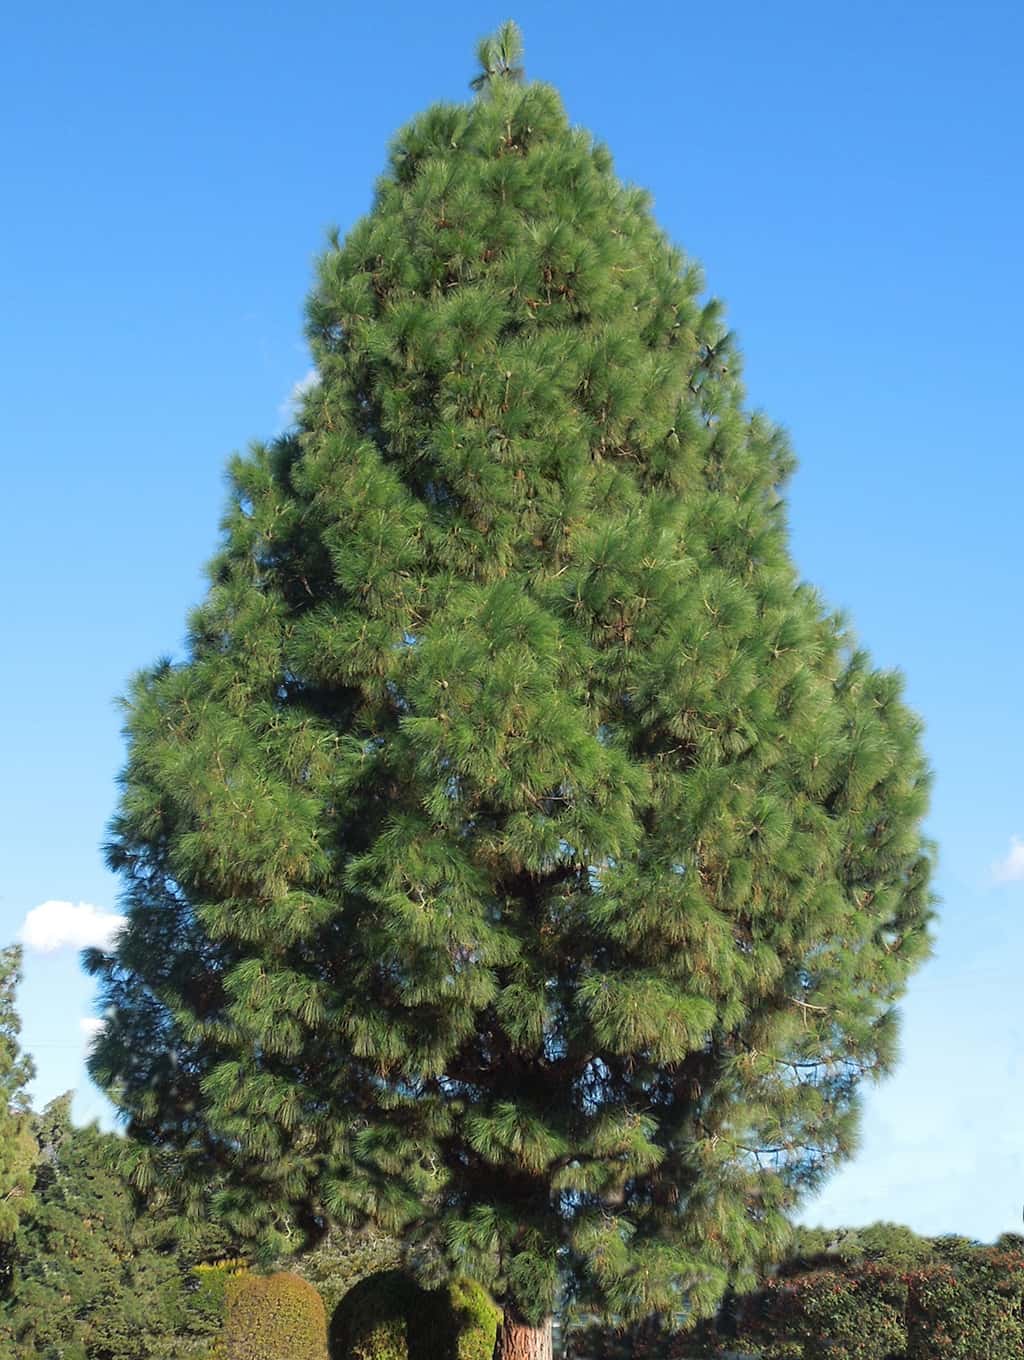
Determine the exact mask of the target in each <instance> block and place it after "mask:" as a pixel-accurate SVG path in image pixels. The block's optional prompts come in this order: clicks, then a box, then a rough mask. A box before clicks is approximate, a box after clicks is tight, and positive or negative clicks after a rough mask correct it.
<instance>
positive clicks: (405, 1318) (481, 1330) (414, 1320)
mask: <svg viewBox="0 0 1024 1360" xmlns="http://www.w3.org/2000/svg"><path fill="white" fill-rule="evenodd" d="M500 1321H501V1309H500V1308H498V1306H497V1304H495V1303H494V1301H493V1300H492V1299H491V1297H490V1295H489V1294H488V1293H487V1291H486V1290H485V1289H484V1288H482V1286H480V1285H478V1284H476V1283H475V1282H474V1281H472V1280H454V1281H453V1282H452V1283H451V1284H449V1285H448V1286H447V1287H445V1288H442V1289H436V1290H425V1289H421V1288H420V1286H419V1285H418V1284H417V1283H416V1282H415V1280H413V1279H411V1278H410V1277H409V1276H408V1275H406V1274H404V1273H403V1272H402V1271H400V1270H385V1271H380V1272H378V1273H377V1274H376V1275H370V1276H368V1277H367V1278H366V1279H365V1280H360V1282H359V1283H358V1284H357V1285H355V1286H354V1287H353V1288H352V1289H350V1290H349V1291H348V1293H347V1294H346V1295H345V1297H344V1298H343V1299H342V1300H341V1302H340V1303H339V1304H338V1306H337V1308H336V1309H335V1310H334V1314H333V1316H332V1318H331V1327H330V1354H331V1360H491V1356H492V1355H493V1354H494V1342H495V1338H496V1336H497V1331H498V1324H499V1323H500Z"/></svg>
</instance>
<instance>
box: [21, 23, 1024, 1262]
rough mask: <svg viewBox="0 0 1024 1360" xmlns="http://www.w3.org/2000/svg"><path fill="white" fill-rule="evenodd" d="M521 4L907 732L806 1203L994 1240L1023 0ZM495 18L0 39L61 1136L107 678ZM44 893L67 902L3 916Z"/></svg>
mask: <svg viewBox="0 0 1024 1360" xmlns="http://www.w3.org/2000/svg"><path fill="white" fill-rule="evenodd" d="M513 13H514V17H516V18H517V19H518V20H519V22H520V23H521V25H522V27H523V29H524V31H525V36H526V44H527V68H528V71H529V72H530V74H531V75H534V76H536V77H539V78H542V79H546V80H551V81H552V82H554V83H555V84H557V85H558V86H559V88H560V89H561V91H562V94H563V97H564V99H565V102H566V104H567V107H568V109H569V112H570V115H571V117H572V118H573V120H574V121H576V122H579V123H581V124H583V125H585V126H587V127H589V128H591V129H592V130H593V131H594V132H595V133H596V134H597V135H598V136H599V137H600V138H601V139H602V140H604V141H605V142H607V143H608V144H609V145H610V147H611V149H612V151H613V153H614V155H615V158H616V163H617V166H618V170H619V173H620V174H621V175H622V176H623V177H624V178H626V179H628V180H631V181H634V182H636V183H639V184H642V185H644V186H645V187H647V188H649V189H650V190H651V191H652V193H653V195H654V199H655V207H656V212H657V215H658V217H659V219H660V221H661V223H662V225H663V226H664V227H665V229H666V230H667V231H668V233H669V234H670V235H671V236H672V237H673V238H674V239H675V240H676V241H677V242H678V243H679V244H681V245H682V246H683V247H684V248H685V249H686V250H687V251H688V252H689V253H690V254H691V255H693V256H695V257H696V258H697V259H699V260H701V261H702V263H703V264H704V266H705V269H706V273H707V278H708V285H709V289H710V290H711V291H712V292H714V293H715V294H717V295H719V296H721V297H723V298H724V299H725V301H726V303H727V306H728V312H729V316H730V319H731V323H732V325H733V326H734V328H735V329H736V330H737V332H738V334H739V337H740V342H741V345H742V348H743V350H744V352H745V355H746V378H747V384H748V389H749V393H750V400H751V403H752V404H753V405H757V406H762V407H764V408H765V409H766V410H767V411H768V412H769V414H770V415H772V416H773V417H774V418H775V419H777V420H779V421H781V422H782V423H784V424H785V425H787V426H788V428H789V430H790V431H791V434H792V436H793V440H794V443H795V446H796V450H797V453H798V455H799V457H800V470H799V472H798V474H797V476H796V479H795V481H794V484H793V486H792V489H791V498H790V499H791V519H792V527H793V549H794V553H795V556H796V559H797V561H798V563H799V565H800V568H801V570H802V571H803V573H804V574H805V576H806V577H807V578H808V579H810V580H812V581H814V582H815V583H816V584H817V585H818V586H819V587H820V588H821V589H822V590H823V592H824V593H825V595H826V597H827V598H828V599H829V600H830V601H831V602H833V603H834V604H836V605H839V606H842V607H843V608H845V609H848V610H849V611H850V613H851V615H852V617H853V619H854V622H855V624H856V627H857V630H858V633H859V635H860V637H861V639H862V640H863V641H864V643H865V644H866V645H867V646H868V647H869V648H870V649H871V650H872V652H873V654H874V656H875V657H876V659H877V660H878V661H880V662H881V663H883V664H886V665H897V666H899V667H900V668H901V669H903V670H904V671H905V673H906V676H907V686H908V694H909V697H910V700H911V702H912V703H913V704H914V706H915V707H916V708H917V709H918V710H919V711H920V712H921V713H922V714H923V715H924V718H925V720H926V722H927V734H928V735H927V744H928V750H929V754H930V758H931V760H932V763H933V765H934V767H935V771H936V784H935V796H934V808H933V813H932V816H931V820H930V832H931V834H932V835H933V836H934V837H935V838H936V839H937V840H938V842H939V844H940V846H941V860H940V869H939V875H938V884H937V886H938V891H939V892H940V894H941V896H942V898H943V906H942V914H941V918H940V922H939V928H938V936H937V947H936V954H935V958H934V959H933V961H932V962H931V963H930V964H929V965H928V966H927V968H926V969H925V970H923V971H922V972H921V973H920V974H919V975H918V976H917V977H916V978H915V980H914V982H913V984H912V986H911V990H910V993H909V996H908V999H907V1001H906V1003H905V1006H904V1017H905V1018H904V1042H903V1059H902V1062H901V1065H900V1067H899V1070H898V1072H897V1074H896V1075H895V1076H894V1077H893V1078H892V1079H891V1080H890V1081H889V1082H888V1083H887V1084H886V1085H885V1086H884V1087H882V1088H880V1089H878V1090H877V1091H873V1092H872V1093H870V1095H869V1096H868V1099H867V1102H866V1115H865V1120H864V1137H863V1142H862V1148H861V1151H860V1154H859V1155H858V1157H857V1159H856V1160H855V1161H854V1162H853V1163H852V1164H851V1165H850V1166H849V1167H848V1168H846V1169H845V1170H844V1171H843V1172H842V1173H840V1174H839V1175H838V1176H837V1177H836V1178H835V1179H834V1180H833V1182H832V1183H831V1184H830V1186H829V1187H828V1188H827V1189H826V1190H825V1192H824V1193H823V1195H822V1196H821V1197H820V1199H819V1200H818V1201H817V1202H816V1203H814V1204H812V1205H810V1206H808V1209H807V1215H806V1216H807V1217H808V1218H809V1219H810V1220H811V1221H823V1222H831V1223H839V1222H846V1223H859V1222H867V1221H870V1220H872V1219H875V1218H880V1217H882V1218H888V1219H894V1220H898V1221H903V1222H907V1223H909V1224H910V1225H911V1226H913V1227H915V1228H917V1229H919V1230H921V1231H924V1232H942V1231H958V1232H963V1233H968V1234H972V1235H975V1236H978V1237H980V1238H984V1239H990V1238H992V1237H993V1236H994V1235H995V1234H997V1233H998V1232H1000V1231H1002V1230H1005V1229H1013V1228H1016V1227H1018V1226H1019V1225H1020V1220H1021V1206H1022V1202H1024V1080H1022V1078H1024V1008H1022V1007H1021V1004H1020V999H1019V998H1020V987H1019V973H1020V965H1021V960H1022V957H1024V849H1020V848H1018V849H1017V850H1016V852H1015V842H1014V839H1013V838H1014V837H1024V795H1022V780H1021V774H1022V769H1024V716H1022V715H1024V628H1022V610H1021V603H1022V601H1021V595H1022V588H1024V571H1022V567H1021V559H1020V550H1019V547H1018V541H1019V537H1020V527H1021V485H1020V482H1021V465H1022V464H1021V457H1022V452H1024V449H1022V444H1024V433H1022V431H1024V421H1022V419H1021V410H1020V408H1021V404H1022V399H1021V393H1022V390H1024V387H1022V382H1021V373H1020V370H1021V367H1022V345H1021V339H1020V337H1021V323H1020V318H1021V316H1022V315H1024V253H1022V251H1021V249H1020V232H1021V228H1020V223H1021V217H1022V210H1024V188H1022V181H1021V178H1020V174H1019V156H1020V145H1021V140H1022V134H1024V126H1022V123H1024V117H1022V114H1021V103H1020V99H1019V92H1018V89H1017V85H1018V82H1019V63H1020V52H1021V49H1022V45H1024V11H1022V10H1021V9H1020V7H1019V6H1017V5H1016V4H1013V3H1010V2H1009V0H1007V2H1006V3H991V0H976V2H975V3H971V4H967V3H966V2H965V3H957V4H942V3H941V2H940V3H929V4H924V3H918V0H906V2H905V3H903V4H902V5H899V6H892V5H891V4H887V3H882V0H861V3H858V4H856V5H853V4H844V5H839V4H828V3H826V4H822V3H820V0H819V3H816V4H803V3H799V4H797V3H788V2H787V0H779V3H776V4H773V5H771V6H765V5H763V4H760V3H755V2H754V0H734V3H733V4H731V5H729V6H719V7H717V8H716V7H710V6H707V5H699V6H698V5H695V4H691V3H686V2H684V3H673V4H668V3H664V4H662V3H653V4H641V5H636V6H632V7H630V8H629V10H628V11H625V13H626V14H628V20H625V19H624V17H623V15H624V11H623V9H622V7H621V6H618V5H611V4H603V3H590V4H582V3H577V2H576V0H569V2H568V3H562V4H556V5H551V6H549V5H544V4H541V3H538V0H521V3H519V4H518V5H517V6H516V8H515V10H514V11H513ZM505 17H507V12H506V10H505V8H504V6H502V7H501V8H494V7H493V6H491V5H490V4H488V5H471V4H466V3H449V4H447V5H446V6H444V7H443V10H440V11H439V7H437V6H424V5H420V4H415V5H414V4H411V3H386V2H384V3H379V4H377V5H375V6H372V7H371V6H363V5H358V6H357V5H350V4H348V3H344V2H342V3H333V4H330V5H328V4H326V3H321V2H319V0H318V2H317V3H303V2H302V0H296V2H294V3H290V4H289V5H287V6H285V5H283V4H277V5H268V4H255V3H250V4H244V5H243V4H224V3H222V4H213V5H205V4H203V5H200V4H198V3H195V2H194V0H179V2H178V3H175V4H174V5H169V4H163V3H158V4H155V5H149V6H140V5H138V4H136V3H132V4H130V5H129V4H116V3H109V2H108V0H97V3H95V4H93V5H90V6H87V7H86V6H70V5H64V6H45V7H44V6H18V7H16V8H15V7H8V10H7V13H6V17H5V18H4V19H3V20H2V21H0V118H2V121H3V126H4V127H5V128H6V129H8V134H9V135H8V136H7V137H6V138H5V145H4V147H3V149H2V150H0V175H2V180H0V182H2V184H3V188H4V200H5V205H6V206H5V209H4V211H3V213H2V215H0V316H2V321H0V409H2V411H3V424H2V430H3V433H2V435H0V451H2V463H3V507H4V516H3V518H4V525H3V533H2V535H0V553H2V554H3V559H4V560H3V563H2V568H0V583H2V584H0V589H2V603H3V621H4V641H5V647H4V655H5V657H6V664H5V665H4V666H3V668H2V671H0V687H2V693H0V711H2V712H3V714H4V718H5V721H4V735H3V746H2V750H3V767H4V774H5V778H4V779H3V781H2V784H0V827H2V831H0V941H5V940H11V939H14V938H15V937H17V936H18V935H19V934H20V933H22V932H25V931H26V929H27V932H28V933H27V938H28V939H29V941H30V942H32V947H31V948H30V949H29V951H28V954H27V960H26V978H25V984H24V987H23V991H22V1001H21V1006H22V1011H23V1015H24V1037H25V1043H26V1046H27V1047H28V1048H29V1049H30V1050H31V1051H32V1052H33V1053H34V1054H35V1056H36V1060H37V1063H38V1067H39V1076H38V1080H37V1083H36V1093H37V1097H38V1099H40V1100H44V1099H47V1098H50V1097H51V1096H53V1095H55V1094H57V1093H58V1092H60V1091H61V1090H64V1089H66V1088H67V1087H69V1086H77V1087H78V1088H79V1096H78V1100H77V1103H76V1111H77V1114H78V1116H79V1117H80V1118H88V1117H91V1116H93V1115H97V1114H101V1113H102V1111H103V1108H104V1102H103V1098H102V1097H101V1096H100V1095H99V1093H98V1092H96V1091H94V1090H92V1089H90V1088H89V1087H88V1086H87V1079H86V1078H85V1076H84V1073H83V1071H82V1068H81V1058H82V1053H83V1046H84V1042H85V1038H86V1036H85V1034H84V1033H83V1029H82V1021H83V1020H85V1019H86V1018H87V1017H88V1016H89V1015H90V1013H91V995H90V987H89V983H88V981H87V980H86V979H85V978H84V977H83V976H82V974H81V972H80V970H79V967H78V962H77V952H76V949H75V948H74V947H73V946H74V945H75V943H76V940H77V939H80V938H81V937H82V936H90V937H91V936H94V935H95V934H96V933H97V932H98V931H99V932H100V933H102V930H103V929H104V928H105V927H104V921H105V918H106V917H107V916H109V914H110V913H112V912H115V911H116V905H117V885H116V883H115V881H114V880H113V879H112V877H111V876H110V875H109V874H108V873H107V871H106V869H105V868H104V865H103V860H102V855H101V853H100V849H99V847H100V843H101V842H102V839H103V836H104V829H105V825H106V822H107V819H108V817H109V815H110V813H111V811H112V808H113V805H114V801H115V798H116V784H115V779H116V772H117V769H118V766H119V764H120V761H121V756H122V749H121V742H120V736H119V719H118V714H117V711H116V707H115V703H114V699H115V696H116V695H117V694H118V693H119V692H121V691H122V690H123V688H124V686H125V683H126V681H127V679H128V677H129V676H130V674H131V673H132V672H133V671H134V670H135V669H137V668H138V667H140V666H142V665H144V664H146V663H148V662H149V661H151V660H152V659H153V658H155V657H156V656H158V655H160V654H163V653H167V652H174V651H175V650H177V649H178V648H179V647H180V645H181V639H182V634H183V628H184V620H185V614H186V611H187V609H188V607H189V605H190V604H192V603H194V602H195V601H196V600H197V599H198V597H199V595H200V593H201V591H202V588H203V584H202V576H201V567H202V564H203V562H204V561H205V560H206V558H207V557H208V556H209V555H210V553H211V551H212V549H213V546H214V543H215V536H216V523H217V518H218V514H219V511H220V505H221V500H222V495H223V480H222V468H223V465H224V461H225V458H226V456H227V455H228V453H229V452H230V451H231V450H232V449H234V448H238V447H241V446H244V445H245V443H246V442H247V441H248V440H249V439H250V438H254V437H263V436H266V435H269V434H272V433H273V432H274V431H275V430H276V429H278V428H280V427H281V426H282V424H283V423H285V421H286V419H287V399H288V394H289V392H290V390H291V389H292V387H293V385H294V384H295V383H296V382H297V381H299V380H301V378H302V377H303V375H304V374H305V373H306V372H307V371H308V368H309V360H308V355H307V353H306V351H305V348H304V345H303V343H302V340H301V322H302V313H301V308H302V300H303V297H304V294H305V291H306V288H307V286H308V284H309V280H310V276H311V261H312V258H313V256H314V254H315V253H316V252H317V251H318V250H319V249H320V247H321V244H322V242H323V238H324V231H325V228H326V227H327V226H328V225H329V224H331V223H337V224H339V225H340V226H341V227H342V228H343V229H345V228H347V227H348V226H349V225H350V224H351V223H352V222H353V221H354V220H355V219H356V217H357V216H359V215H360V214H361V213H362V212H363V211H365V210H366V208H367V207H368V206H369V201H370V195H371V190H372V185H373V181H374V179H375V177H376V175H377V174H378V173H379V172H380V170H381V168H382V166H383V158H384V148H385V145H386V142H387V140H388V138H389V137H390V136H391V135H392V133H393V132H394V131H395V130H396V129H397V128H398V127H399V126H400V125H401V124H402V123H403V122H404V121H406V120H407V119H408V118H409V117H411V116H412V115H413V114H415V113H416V112H417V111H418V110H419V109H421V108H422V107H423V106H424V105H425V104H427V103H429V102H431V101H432V100H434V99H438V98H446V99H458V98H462V97H463V96H464V94H466V92H467V91H466V85H467V81H468V80H469V78H470V76H471V75H472V74H473V65H474V64H473V46H474V43H475V40H476V39H477V38H478V37H479V36H481V35H482V34H483V33H486V32H488V31H490V30H491V29H492V28H494V27H495V26H496V25H497V23H498V22H500V21H501V20H502V19H503V18H505ZM1000 866H1001V867H1000ZM52 902H56V903H70V904H72V905H75V906H76V905H77V904H78V903H85V904H89V905H91V906H92V907H93V908H94V910H93V912H92V913H91V914H90V913H88V912H81V911H68V910H66V909H59V908H53V907H50V908H47V910H46V911H45V912H42V913H37V915H36V916H34V917H33V918H32V921H31V922H30V923H29V926H28V927H27V928H26V925H25V922H26V917H27V915H28V913H29V912H31V911H33V909H35V908H38V907H39V906H40V905H41V904H44V903H52ZM108 924H109V923H108ZM61 941H64V942H65V943H64V944H63V946H62V947H58V948H53V949H51V950H49V951H47V950H46V949H44V948H43V946H45V945H55V944H59V943H60V942H61Z"/></svg>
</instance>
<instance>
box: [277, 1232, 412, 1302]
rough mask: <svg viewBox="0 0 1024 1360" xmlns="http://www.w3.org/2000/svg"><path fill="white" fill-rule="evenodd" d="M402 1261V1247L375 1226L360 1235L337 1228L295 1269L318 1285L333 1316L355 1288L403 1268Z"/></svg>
mask: <svg viewBox="0 0 1024 1360" xmlns="http://www.w3.org/2000/svg"><path fill="white" fill-rule="evenodd" d="M401 1260H402V1252H401V1246H400V1244H399V1243H398V1242H397V1241H396V1240H395V1238H393V1237H390V1236H388V1235H387V1234H386V1233H382V1232H380V1231H378V1230H376V1229H374V1228H372V1227H368V1228H364V1229H363V1230H362V1231H360V1232H356V1231H353V1230H351V1229H345V1228H335V1229H334V1230H333V1231H332V1232H331V1233H330V1234H329V1235H328V1236H327V1237H326V1238H325V1240H324V1241H323V1242H321V1243H320V1244H319V1245H318V1246H317V1247H316V1248H315V1249H314V1250H312V1251H309V1252H306V1253H305V1254H304V1255H302V1256H300V1257H298V1258H296V1259H295V1261H294V1264H293V1267H292V1268H293V1269H294V1270H295V1272H296V1274H298V1275H301V1276H302V1278H303V1279H304V1280H308V1281H309V1282H310V1284H311V1285H314V1286H315V1288H316V1290H317V1293H318V1294H319V1295H320V1297H321V1298H322V1299H323V1301H324V1307H325V1308H326V1309H327V1313H328V1316H331V1315H333V1313H334V1309H335V1307H336V1306H337V1305H338V1304H339V1303H340V1302H341V1300H342V1299H343V1298H344V1296H345V1295H346V1294H347V1293H348V1291H349V1290H350V1289H351V1288H352V1287H353V1285H356V1284H358V1283H359V1281H360V1280H364V1279H365V1278H366V1277H367V1276H368V1275H375V1274H378V1273H379V1272H381V1271H386V1270H391V1269H393V1268H394V1267H397V1266H399V1265H400V1264H401Z"/></svg>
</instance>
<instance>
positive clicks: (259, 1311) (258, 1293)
mask: <svg viewBox="0 0 1024 1360" xmlns="http://www.w3.org/2000/svg"><path fill="white" fill-rule="evenodd" d="M219 1353H220V1354H221V1355H223V1357H224V1360H327V1315H326V1312H325V1309H324V1305H323V1300H322V1299H321V1298H320V1295H319V1294H318V1293H317V1291H316V1290H315V1289H314V1288H313V1286H312V1285H311V1284H308V1283H307V1282H306V1281H305V1280H303V1279H300V1277H299V1276H298V1275H292V1274H290V1273H289V1272H287V1271H279V1272H278V1273H277V1274H276V1275H250V1274H248V1273H247V1272H245V1273H242V1274H239V1275H233V1276H231V1277H230V1278H229V1279H228V1280H227V1281H226V1282H225V1287H224V1331H223V1334H222V1339H221V1344H220V1350H219Z"/></svg>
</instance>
